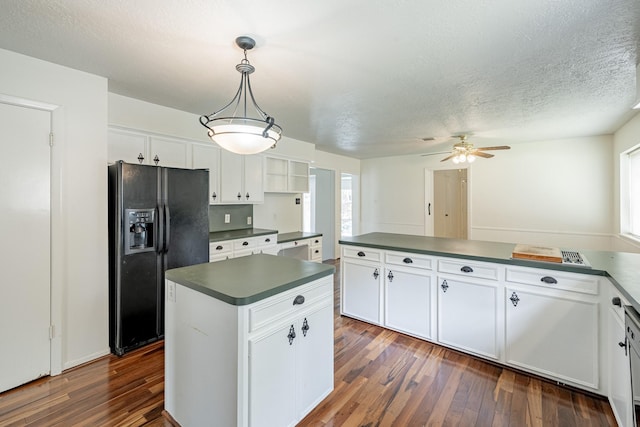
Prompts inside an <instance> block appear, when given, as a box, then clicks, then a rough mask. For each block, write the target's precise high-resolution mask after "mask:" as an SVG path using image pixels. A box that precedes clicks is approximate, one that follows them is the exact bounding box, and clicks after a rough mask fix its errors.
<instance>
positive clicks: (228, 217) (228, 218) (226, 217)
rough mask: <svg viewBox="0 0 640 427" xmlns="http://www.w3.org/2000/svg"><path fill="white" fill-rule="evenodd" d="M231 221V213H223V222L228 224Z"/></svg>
mask: <svg viewBox="0 0 640 427" xmlns="http://www.w3.org/2000/svg"><path fill="white" fill-rule="evenodd" d="M230 222H231V214H224V223H225V224H229V223H230Z"/></svg>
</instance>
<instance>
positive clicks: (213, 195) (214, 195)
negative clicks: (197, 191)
mask: <svg viewBox="0 0 640 427" xmlns="http://www.w3.org/2000/svg"><path fill="white" fill-rule="evenodd" d="M211 198H212V199H213V200H215V199H217V198H218V195H217V194H216V192H215V191H214V192H213V194H212V195H211Z"/></svg>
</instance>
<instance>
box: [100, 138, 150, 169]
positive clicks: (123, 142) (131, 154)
mask: <svg viewBox="0 0 640 427" xmlns="http://www.w3.org/2000/svg"><path fill="white" fill-rule="evenodd" d="M108 142H109V143H108V147H107V160H108V162H109V163H115V162H117V161H118V160H123V161H125V162H127V163H142V164H145V165H148V164H149V137H148V136H147V135H143V134H138V133H133V132H125V131H121V130H115V129H109V133H108Z"/></svg>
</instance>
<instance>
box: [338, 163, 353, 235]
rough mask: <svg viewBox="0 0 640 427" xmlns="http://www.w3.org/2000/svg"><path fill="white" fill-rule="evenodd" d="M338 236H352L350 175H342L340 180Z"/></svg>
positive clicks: (351, 182) (351, 186) (351, 181)
mask: <svg viewBox="0 0 640 427" xmlns="http://www.w3.org/2000/svg"><path fill="white" fill-rule="evenodd" d="M340 201H341V207H340V235H341V236H342V237H349V236H352V235H353V179H352V177H351V175H350V174H348V173H343V174H342V176H341V179H340Z"/></svg>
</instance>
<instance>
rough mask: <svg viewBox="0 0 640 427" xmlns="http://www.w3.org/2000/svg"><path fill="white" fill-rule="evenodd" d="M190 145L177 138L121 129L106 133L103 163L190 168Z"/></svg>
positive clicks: (111, 129) (112, 129)
mask: <svg viewBox="0 0 640 427" xmlns="http://www.w3.org/2000/svg"><path fill="white" fill-rule="evenodd" d="M190 149H191V144H190V143H189V142H187V141H182V140H179V139H172V138H165V137H158V136H152V135H148V134H145V133H143V132H135V131H129V130H124V129H117V128H110V129H109V131H108V147H107V160H108V162H109V163H113V162H116V161H118V160H123V161H125V162H127V163H139V164H143V165H157V166H167V167H174V168H189V167H191V159H190V158H189V153H190Z"/></svg>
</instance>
